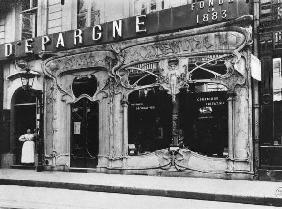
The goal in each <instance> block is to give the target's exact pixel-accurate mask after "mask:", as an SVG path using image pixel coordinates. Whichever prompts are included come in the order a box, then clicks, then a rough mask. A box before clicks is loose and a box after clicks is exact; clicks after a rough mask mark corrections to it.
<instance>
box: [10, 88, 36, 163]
mask: <svg viewBox="0 0 282 209" xmlns="http://www.w3.org/2000/svg"><path fill="white" fill-rule="evenodd" d="M35 95H36V94H35V90H29V91H26V90H23V89H22V88H19V89H18V90H16V92H15V94H14V95H13V98H12V104H13V105H12V108H13V109H12V117H11V118H12V127H13V128H12V133H11V134H12V139H14V143H13V153H14V154H15V164H16V165H19V164H21V150H22V145H23V142H21V141H19V137H20V136H21V135H23V134H26V131H27V129H31V130H32V131H33V130H35V128H36V109H37V108H36V96H35Z"/></svg>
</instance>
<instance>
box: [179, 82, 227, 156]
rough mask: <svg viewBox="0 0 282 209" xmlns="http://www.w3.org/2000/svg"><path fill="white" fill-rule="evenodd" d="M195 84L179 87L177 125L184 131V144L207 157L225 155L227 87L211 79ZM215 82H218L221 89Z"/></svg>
mask: <svg viewBox="0 0 282 209" xmlns="http://www.w3.org/2000/svg"><path fill="white" fill-rule="evenodd" d="M195 85H196V86H195V87H194V88H195V89H196V90H195V91H189V92H187V91H185V90H182V91H181V92H180V93H179V95H177V97H178V101H179V126H180V129H181V130H182V131H183V134H184V139H183V143H184V146H185V147H188V148H189V149H191V150H193V151H196V152H198V153H201V154H204V155H207V156H210V157H227V155H228V106H227V105H228V104H227V91H224V89H226V88H225V87H224V86H220V85H218V84H214V83H204V84H195ZM214 86H218V88H219V89H220V90H219V91H218V90H217V88H214ZM209 87H212V88H209ZM203 130H204V131H203Z"/></svg>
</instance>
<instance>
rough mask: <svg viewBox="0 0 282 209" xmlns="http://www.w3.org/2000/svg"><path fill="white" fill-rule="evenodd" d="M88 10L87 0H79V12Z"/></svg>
mask: <svg viewBox="0 0 282 209" xmlns="http://www.w3.org/2000/svg"><path fill="white" fill-rule="evenodd" d="M83 12H87V2H86V1H85V0H78V1H77V14H80V13H83Z"/></svg>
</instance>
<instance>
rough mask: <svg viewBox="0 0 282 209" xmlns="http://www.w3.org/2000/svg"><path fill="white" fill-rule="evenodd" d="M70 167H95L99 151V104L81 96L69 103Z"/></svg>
mask: <svg viewBox="0 0 282 209" xmlns="http://www.w3.org/2000/svg"><path fill="white" fill-rule="evenodd" d="M71 127H72V128H71V161H70V165H71V167H79V168H95V167H96V166H97V164H98V158H97V156H98V151H99V149H98V148H99V104H98V102H91V101H90V100H88V99H86V98H83V99H81V100H79V101H78V102H76V103H74V104H72V105H71Z"/></svg>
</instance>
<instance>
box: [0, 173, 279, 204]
mask: <svg viewBox="0 0 282 209" xmlns="http://www.w3.org/2000/svg"><path fill="white" fill-rule="evenodd" d="M0 185H21V186H35V187H49V188H62V189H72V190H86V191H96V192H109V193H122V194H133V195H152V196H164V197H175V198H184V199H200V200H210V201H222V202H236V203H247V204H257V205H274V206H282V182H266V181H247V180H222V179H206V178H190V177H159V176H141V175H119V174H103V173H72V172H54V171H53V172H49V171H44V172H36V171H33V170H18V169H0Z"/></svg>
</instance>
